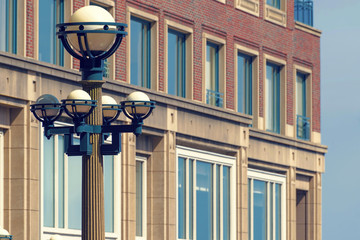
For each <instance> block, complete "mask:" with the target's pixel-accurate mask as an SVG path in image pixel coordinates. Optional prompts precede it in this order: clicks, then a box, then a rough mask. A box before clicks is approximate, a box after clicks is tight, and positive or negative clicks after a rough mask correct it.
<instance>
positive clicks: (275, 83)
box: [265, 63, 280, 133]
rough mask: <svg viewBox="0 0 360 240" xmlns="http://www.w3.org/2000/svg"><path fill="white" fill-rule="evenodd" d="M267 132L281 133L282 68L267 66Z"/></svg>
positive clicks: (268, 64) (269, 64) (272, 65)
mask: <svg viewBox="0 0 360 240" xmlns="http://www.w3.org/2000/svg"><path fill="white" fill-rule="evenodd" d="M265 92H266V130H268V131H271V132H275V133H280V66H277V65H274V64H271V63H267V64H266V84H265Z"/></svg>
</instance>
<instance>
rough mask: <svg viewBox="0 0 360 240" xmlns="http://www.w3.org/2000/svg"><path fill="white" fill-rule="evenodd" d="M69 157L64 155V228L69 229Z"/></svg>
mask: <svg viewBox="0 0 360 240" xmlns="http://www.w3.org/2000/svg"><path fill="white" fill-rule="evenodd" d="M68 160H69V158H68V156H67V155H66V154H65V153H64V228H66V229H67V228H68V225H69V220H68V219H69V214H68V211H69V204H68V179H69V174H68Z"/></svg>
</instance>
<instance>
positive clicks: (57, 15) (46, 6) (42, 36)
mask: <svg viewBox="0 0 360 240" xmlns="http://www.w3.org/2000/svg"><path fill="white" fill-rule="evenodd" d="M63 21H64V1H63V0H39V60H40V61H44V62H48V63H53V64H58V65H64V62H63V51H64V50H63V47H62V46H61V43H60V40H59V39H57V37H56V24H57V23H62V22H63Z"/></svg>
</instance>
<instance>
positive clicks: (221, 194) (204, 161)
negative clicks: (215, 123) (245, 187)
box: [177, 148, 234, 240]
mask: <svg viewBox="0 0 360 240" xmlns="http://www.w3.org/2000/svg"><path fill="white" fill-rule="evenodd" d="M177 152H178V171H177V186H178V189H177V205H178V208H177V214H178V218H177V219H178V225H177V233H178V234H177V235H178V239H194V238H196V239H204V240H213V239H224V240H228V239H230V235H231V232H230V231H231V229H232V228H231V227H230V225H231V223H232V221H233V220H232V219H231V216H230V211H231V210H232V209H233V208H234V206H233V205H232V204H233V202H232V201H230V199H231V197H232V195H231V194H230V192H231V186H232V184H233V183H232V179H233V177H234V176H233V173H232V170H233V169H232V168H233V167H232V164H233V161H234V160H233V158H231V157H227V156H223V155H212V154H211V153H205V152H201V151H197V150H194V152H193V150H190V149H187V148H186V149H185V148H184V149H183V148H178V150H177ZM198 153H200V154H198ZM195 229H196V231H195ZM194 232H196V236H195V235H194Z"/></svg>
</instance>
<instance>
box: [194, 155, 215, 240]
mask: <svg viewBox="0 0 360 240" xmlns="http://www.w3.org/2000/svg"><path fill="white" fill-rule="evenodd" d="M212 178H213V172H212V164H210V163H205V162H200V161H197V162H196V226H197V229H196V231H197V232H196V233H197V236H196V237H197V239H202V240H211V239H212V238H213V236H212V233H213V225H212V222H213V217H212V216H213V200H212V195H213V194H212V191H213V189H212Z"/></svg>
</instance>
